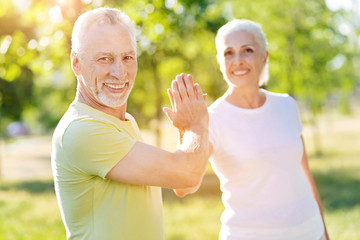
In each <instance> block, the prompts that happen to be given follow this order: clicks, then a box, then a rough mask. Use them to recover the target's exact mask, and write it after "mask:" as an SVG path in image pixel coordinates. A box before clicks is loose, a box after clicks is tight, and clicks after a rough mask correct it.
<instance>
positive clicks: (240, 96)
mask: <svg viewBox="0 0 360 240" xmlns="http://www.w3.org/2000/svg"><path fill="white" fill-rule="evenodd" d="M224 96H225V99H226V101H228V102H229V103H231V104H232V105H235V106H237V107H240V108H246V109H254V108H259V107H261V106H262V105H264V103H265V101H266V96H265V93H264V92H263V91H261V90H260V88H249V89H242V88H234V87H231V86H230V87H229V88H228V90H227V91H226V93H225V95H224Z"/></svg>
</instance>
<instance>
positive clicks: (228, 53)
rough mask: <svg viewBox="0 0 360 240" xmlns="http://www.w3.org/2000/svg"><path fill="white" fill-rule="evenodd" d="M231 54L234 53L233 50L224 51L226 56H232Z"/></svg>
mask: <svg viewBox="0 0 360 240" xmlns="http://www.w3.org/2000/svg"><path fill="white" fill-rule="evenodd" d="M231 55H232V52H231V51H227V52H225V53H224V56H225V57H228V56H231Z"/></svg>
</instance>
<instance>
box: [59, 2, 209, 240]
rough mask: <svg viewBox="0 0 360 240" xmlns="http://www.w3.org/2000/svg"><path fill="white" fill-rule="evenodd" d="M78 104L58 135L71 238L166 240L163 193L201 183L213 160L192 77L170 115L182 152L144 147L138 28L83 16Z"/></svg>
mask: <svg viewBox="0 0 360 240" xmlns="http://www.w3.org/2000/svg"><path fill="white" fill-rule="evenodd" d="M71 67H72V69H73V71H74V73H75V76H76V78H77V91H76V97H75V99H74V101H73V103H72V104H71V105H70V107H69V109H68V110H67V112H66V113H65V114H64V116H63V117H62V119H61V120H60V122H59V124H58V126H57V128H56V130H55V132H54V136H53V152H52V168H53V174H54V181H55V191H56V195H57V199H58V203H59V206H60V212H61V216H62V220H63V223H64V225H65V229H66V235H67V239H94V240H100V239H101V240H115V239H122V240H137V239H147V240H159V239H164V230H163V219H162V199H161V187H165V188H173V189H175V188H180V189H181V188H189V187H194V186H196V185H198V184H199V182H200V181H201V178H202V175H203V174H204V172H205V169H206V166H207V159H208V142H209V140H208V113H207V108H206V104H205V101H204V98H203V94H202V91H201V89H200V87H199V86H198V85H197V84H193V80H192V78H191V76H190V75H186V76H185V75H184V74H181V75H178V76H177V77H176V80H174V81H173V82H172V88H171V89H168V94H169V95H170V96H171V99H172V109H170V108H164V111H165V113H166V115H167V116H168V118H169V119H170V121H171V122H172V124H173V125H174V126H175V127H177V128H178V129H179V132H180V133H181V134H180V135H181V138H180V142H179V146H178V149H177V150H176V151H175V152H168V151H165V150H162V149H159V148H157V147H154V146H150V145H147V144H145V143H143V142H142V141H141V137H140V134H139V130H138V127H137V125H136V122H135V120H134V118H133V117H132V116H131V115H129V114H128V113H126V104H127V99H128V96H129V94H130V91H131V89H132V87H133V85H134V81H135V77H136V73H137V59H136V39H135V27H134V25H133V23H132V21H131V20H130V18H129V17H128V16H127V15H126V14H125V13H123V12H122V11H120V10H118V9H109V8H99V9H94V10H91V11H88V12H86V13H84V14H82V15H81V16H80V17H79V18H78V19H77V21H76V22H75V25H74V29H73V34H72V51H71Z"/></svg>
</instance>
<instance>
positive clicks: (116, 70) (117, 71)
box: [110, 60, 126, 80]
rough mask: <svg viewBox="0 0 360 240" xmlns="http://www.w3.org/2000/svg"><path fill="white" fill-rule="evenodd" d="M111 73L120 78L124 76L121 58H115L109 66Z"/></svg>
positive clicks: (124, 71)
mask: <svg viewBox="0 0 360 240" xmlns="http://www.w3.org/2000/svg"><path fill="white" fill-rule="evenodd" d="M110 73H111V75H112V76H113V77H116V78H118V79H119V80H121V79H122V78H124V77H125V76H126V70H125V66H124V63H123V62H122V61H121V60H116V61H114V63H113V64H112V66H111V71H110Z"/></svg>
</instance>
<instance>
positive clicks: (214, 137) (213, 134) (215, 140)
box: [209, 113, 219, 154]
mask: <svg viewBox="0 0 360 240" xmlns="http://www.w3.org/2000/svg"><path fill="white" fill-rule="evenodd" d="M215 117H216V116H215V115H214V113H210V118H209V141H210V143H211V144H212V146H213V154H214V152H216V151H217V149H218V144H219V136H218V133H217V130H218V127H217V124H216V119H215Z"/></svg>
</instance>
